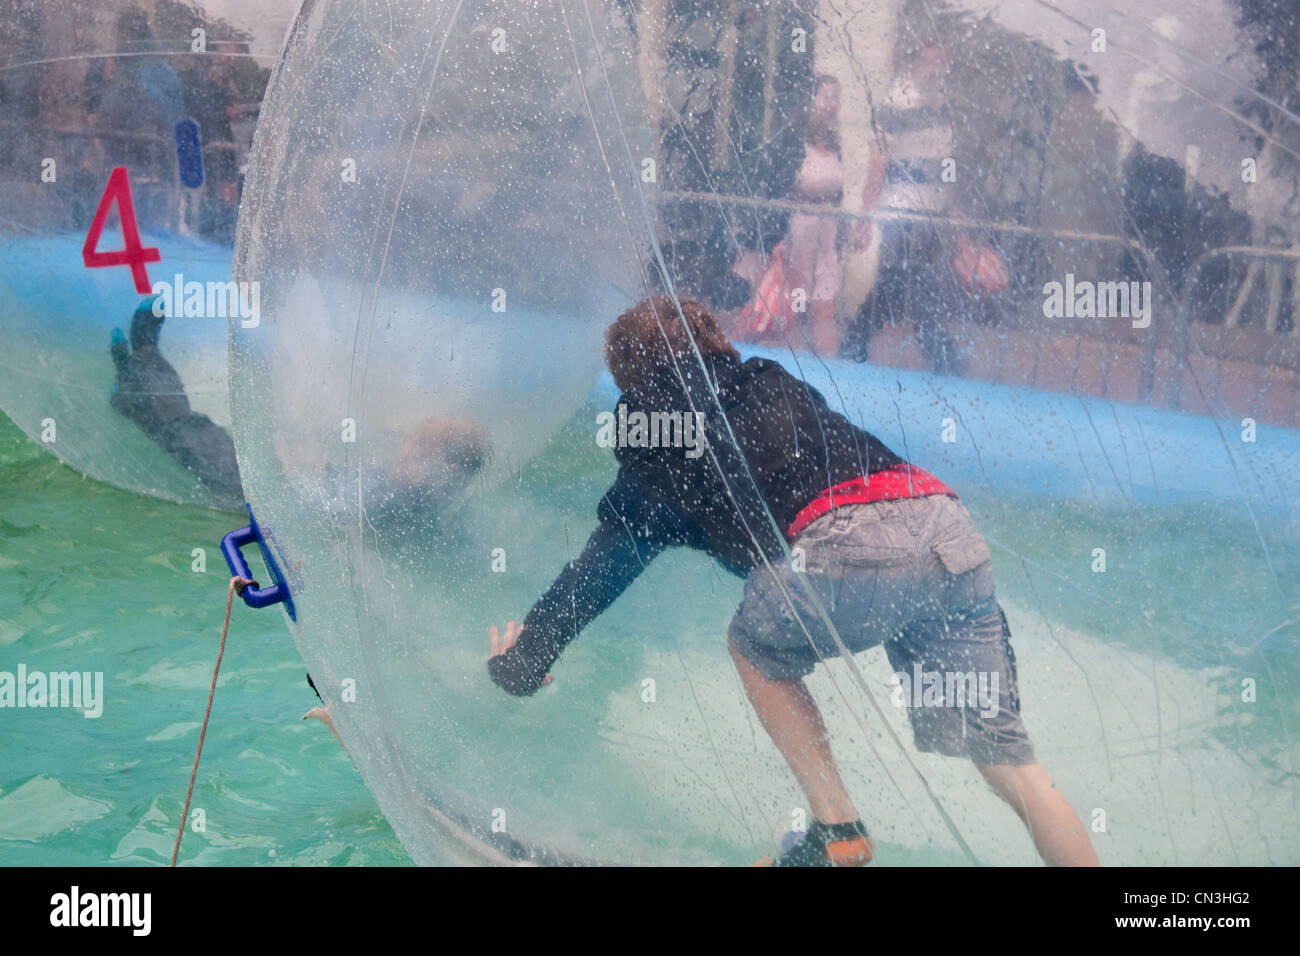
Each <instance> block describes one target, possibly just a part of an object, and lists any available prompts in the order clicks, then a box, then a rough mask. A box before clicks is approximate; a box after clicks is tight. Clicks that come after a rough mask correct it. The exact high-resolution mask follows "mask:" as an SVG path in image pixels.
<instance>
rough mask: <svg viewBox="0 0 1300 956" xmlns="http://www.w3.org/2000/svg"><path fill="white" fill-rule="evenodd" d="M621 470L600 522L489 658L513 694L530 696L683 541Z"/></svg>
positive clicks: (669, 516)
mask: <svg viewBox="0 0 1300 956" xmlns="http://www.w3.org/2000/svg"><path fill="white" fill-rule="evenodd" d="M636 484H637V483H635V482H633V481H632V480H631V479H630V478H628V477H627V476H625V474H624V472H623V471H622V470H620V473H619V479H618V481H617V482H615V484H614V487H613V488H611V489H610V491H609V493H607V494H606V495H605V497H604V498H603V499H602V500H601V503H600V508H599V509H598V512H597V513H598V514H599V516H600V524H599V526H597V528H596V530H595V531H593V532H592V534H591V537H590V538H589V539H588V540H587V545H586V547H584V548H583V549H582V554H580V555H579V556H578V557H577V558H576V559H575V560H573V561H570V562H569V563H568V564H567V565H565V567H564V570H563V571H561V572H560V576H559V577H558V578H556V579H555V582H554V583H553V584H552V585H551V586H550V587H549V588H547V589H546V593H544V594H543V595H542V596H541V598H539V599H538V601H537V603H536V604H534V605H533V608H532V610H530V611H529V612H528V616H527V617H526V618H524V624H523V627H522V628H521V631H520V636H519V640H518V642H517V643H516V644H515V645H514V646H513V647H511V648H510V649H509V650H507V651H506V652H505V653H504V654H500V655H498V656H496V657H492V658H490V659H489V660H488V672H489V673H490V674H491V675H492V680H493V681H494V682H495V683H496V684H497V686H498V687H500V688H501V689H503V690H506V691H509V692H510V693H512V694H515V695H517V696H521V697H522V696H526V695H529V694H532V693H534V692H535V691H536V690H537V689H538V688H539V687H541V686H542V682H543V681H544V680H545V678H546V674H547V672H548V671H549V670H550V668H551V665H553V664H554V663H555V661H556V659H557V658H558V657H559V656H560V653H561V652H562V651H563V650H564V648H565V647H566V646H567V645H568V644H569V642H570V641H572V640H573V639H574V638H576V637H577V636H578V634H580V633H581V632H582V629H583V628H584V627H586V626H587V625H588V624H590V623H591V622H592V621H593V620H595V619H596V617H598V616H599V615H600V614H601V612H603V611H604V610H605V609H606V608H607V607H609V606H610V605H611V604H612V603H614V601H615V599H617V598H618V596H619V595H620V594H622V593H623V592H624V591H625V590H626V589H627V587H628V585H630V584H631V583H632V582H633V581H635V580H636V579H637V577H638V576H639V575H640V574H641V572H642V571H643V570H644V569H645V567H646V565H648V564H649V563H650V562H651V561H653V560H654V559H655V557H657V556H658V555H659V553H660V552H661V551H663V550H664V549H665V548H667V547H668V546H669V545H672V544H677V543H684V539H683V537H682V536H681V535H680V534H678V533H676V532H678V531H680V528H678V527H677V526H678V525H679V524H680V522H679V520H678V518H677V516H676V515H675V514H674V513H673V512H672V511H671V510H670V509H668V508H666V507H664V506H661V505H655V504H653V503H649V502H647V501H646V500H645V499H644V497H642V496H641V494H640V489H639V487H637V486H636Z"/></svg>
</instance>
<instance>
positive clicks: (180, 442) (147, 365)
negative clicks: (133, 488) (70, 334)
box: [109, 296, 244, 508]
mask: <svg viewBox="0 0 1300 956" xmlns="http://www.w3.org/2000/svg"><path fill="white" fill-rule="evenodd" d="M155 301H157V296H150V297H149V298H147V299H145V300H144V301H143V302H142V303H140V305H139V306H138V307H137V308H136V310H135V314H134V315H133V316H132V317H131V335H130V338H129V339H128V338H127V336H125V335H123V334H122V330H121V329H114V330H113V339H112V345H111V346H110V349H109V351H110V354H111V355H112V358H113V366H114V368H115V369H116V372H117V380H116V381H115V382H114V383H113V393H112V396H111V398H110V399H109V401H110V404H111V405H112V406H113V409H114V410H115V411H116V412H117V413H118V414H120V415H122V416H123V417H125V418H129V419H130V420H131V421H133V422H135V423H136V424H137V425H138V426H140V429H141V430H142V431H143V432H144V433H145V434H146V435H148V436H149V437H150V438H151V439H153V440H154V441H155V442H157V443H158V445H159V446H160V447H161V448H162V449H163V450H164V451H165V452H167V454H168V455H170V456H171V457H172V458H174V459H175V460H176V461H177V462H179V463H180V464H181V465H183V466H184V467H185V468H186V469H188V470H189V471H190V473H191V474H193V475H194V476H195V477H196V478H198V479H199V481H200V482H202V484H203V486H204V488H206V489H207V491H208V492H209V493H210V494H211V495H212V499H213V502H214V504H216V505H217V506H218V507H222V508H238V507H240V506H241V505H242V504H243V503H244V490H243V486H242V485H241V484H240V481H239V465H238V463H237V462H236V459H235V443H234V442H233V441H232V440H231V438H230V435H229V434H228V433H227V432H226V430H225V429H224V428H222V427H221V426H220V425H217V424H216V423H215V422H214V421H212V419H210V418H208V416H207V415H201V414H199V413H198V412H195V411H193V410H192V409H191V408H190V402H189V399H188V398H186V397H185V386H184V385H183V384H182V383H181V378H180V376H179V375H177V374H176V369H175V368H173V367H172V364H171V363H170V362H168V361H167V359H165V358H164V357H163V354H162V352H160V351H159V350H158V335H159V333H160V332H161V331H162V326H163V322H164V318H163V317H162V316H158V315H155V314H154V308H153V307H154V302H155Z"/></svg>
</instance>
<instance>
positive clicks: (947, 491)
mask: <svg viewBox="0 0 1300 956" xmlns="http://www.w3.org/2000/svg"><path fill="white" fill-rule="evenodd" d="M926 495H951V496H952V497H954V498H956V497H957V493H956V492H955V491H953V490H952V489H951V488H949V487H948V486H947V485H945V484H944V483H943V482H942V481H940V480H939V479H938V478H936V477H934V475H932V474H930V473H929V472H928V471H926V470H925V469H924V468H917V467H916V466H915V465H898V466H896V467H894V468H891V469H889V470H888V471H878V472H876V473H875V474H874V475H869V476H867V477H863V476H858V477H857V478H854V479H852V480H851V481H846V482H844V483H842V484H838V485H836V486H835V487H834V488H827V489H826V490H825V491H823V492H822V493H821V494H820V495H818V496H817V497H816V498H814V499H813V500H812V501H811V502H809V503H808V505H807V506H805V507H804V509H803V510H802V511H800V512H799V513H798V514H797V515H795V516H794V521H792V522H791V523H790V530H789V531H787V532H786V537H787V538H790V539H793V538H794V536H795V535H797V534H798V533H799V532H800V531H802V530H803V529H804V528H806V527H808V525H810V524H812V523H813V522H814V521H816V520H817V519H818V518H820V517H821V516H822V515H824V514H826V512H828V511H831V510H833V509H835V508H838V507H840V506H841V505H859V504H871V502H873V501H890V500H893V499H895V498H924V497H925V496H926Z"/></svg>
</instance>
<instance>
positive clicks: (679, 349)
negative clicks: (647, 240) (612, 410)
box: [605, 295, 740, 392]
mask: <svg viewBox="0 0 1300 956" xmlns="http://www.w3.org/2000/svg"><path fill="white" fill-rule="evenodd" d="M683 320H684V321H683ZM692 340H694V342H695V347H694V348H693V347H692V346H691V341H692ZM695 348H698V349H699V350H700V354H701V355H703V356H704V357H705V358H706V359H707V358H708V357H709V356H711V355H730V356H731V357H732V358H739V357H740V356H739V354H738V353H737V352H736V350H735V349H734V348H733V347H732V345H731V342H729V341H728V340H727V336H726V335H725V334H724V333H723V331H722V328H721V327H720V326H719V325H718V320H717V319H715V318H714V317H713V315H712V313H710V312H709V310H708V309H706V308H705V307H704V306H703V305H701V304H700V303H698V302H696V301H694V300H693V299H682V300H681V301H680V303H679V302H678V301H676V300H674V299H673V298H672V297H671V296H666V295H656V296H652V297H651V298H649V299H646V300H645V301H644V302H642V303H641V304H639V305H637V306H636V307H635V308H632V309H628V311H626V312H624V313H623V314H622V315H620V316H619V317H618V318H617V319H615V320H614V322H613V324H612V325H610V327H609V328H608V329H606V330H605V364H606V365H607V366H608V367H609V371H610V374H611V375H613V376H614V383H615V384H616V385H617V386H618V387H619V390H620V391H623V392H626V391H628V390H630V389H632V388H635V387H636V386H637V385H639V384H641V383H642V382H644V381H645V380H646V379H647V378H648V377H650V376H652V375H654V374H655V373H656V372H657V371H658V370H659V369H662V368H664V367H666V366H671V365H672V363H673V360H674V358H678V359H681V360H685V361H689V362H694V361H695Z"/></svg>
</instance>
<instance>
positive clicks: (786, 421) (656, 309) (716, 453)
mask: <svg viewBox="0 0 1300 956" xmlns="http://www.w3.org/2000/svg"><path fill="white" fill-rule="evenodd" d="M697 355H698V356H701V357H702V362H701V361H700V359H699V358H697ZM605 361H606V364H607V365H608V367H609V370H610V373H611V374H612V375H613V377H614V382H615V384H617V385H618V387H619V389H620V391H621V393H622V394H621V395H620V396H619V398H618V401H617V403H616V407H622V406H624V405H626V406H627V408H628V409H629V410H630V411H631V412H632V413H640V414H645V415H647V416H648V415H650V414H651V413H654V414H659V415H663V414H665V413H667V414H669V415H671V414H672V413H673V412H680V413H681V414H683V415H686V414H691V413H698V414H699V415H700V416H702V417H703V419H704V424H703V427H704V444H705V446H706V447H707V449H708V451H709V453H708V454H703V455H694V456H692V455H686V454H683V449H682V448H681V447H672V445H671V443H669V444H664V443H660V442H655V443H652V444H654V445H655V446H656V447H653V448H650V447H626V446H620V447H618V448H616V450H615V456H616V457H617V459H618V463H619V470H618V476H617V477H616V479H615V481H614V484H613V486H612V487H611V488H610V489H609V491H607V492H606V493H605V495H604V497H603V498H602V499H601V501H600V504H599V505H598V507H597V509H596V514H597V518H598V524H597V526H596V529H595V530H594V531H593V532H592V533H591V536H590V538H589V539H588V540H587V544H586V547H585V548H583V550H582V553H581V554H580V555H579V556H578V557H577V558H576V559H575V560H573V561H571V562H569V564H567V565H566V566H565V567H564V569H563V570H562V571H561V572H560V574H559V576H558V577H557V578H556V580H555V581H554V583H553V584H551V586H550V587H549V588H547V589H546V591H545V593H544V594H542V596H541V597H540V598H539V599H538V601H537V602H536V603H535V604H534V605H533V607H532V609H531V610H530V611H529V612H528V615H527V616H526V617H525V618H524V622H523V627H522V628H519V629H516V626H515V622H514V621H511V622H510V623H509V624H508V625H507V627H506V631H505V634H504V635H502V634H501V633H500V632H499V631H498V630H497V628H495V627H493V628H492V629H491V631H490V637H491V644H490V654H491V656H490V657H489V659H488V672H489V674H490V676H491V679H492V680H493V682H495V683H496V684H497V686H499V687H500V688H502V689H503V690H505V691H508V692H509V693H511V694H515V695H519V696H527V695H530V694H533V693H535V692H536V691H537V690H538V689H539V688H540V687H542V686H543V685H544V684H546V683H548V682H550V669H551V667H552V666H553V665H554V664H555V662H556V660H557V659H558V658H559V656H560V654H561V652H562V651H563V650H564V648H565V647H566V646H567V645H568V644H569V643H570V642H571V641H573V640H574V639H575V638H576V637H577V636H578V634H579V633H581V632H582V630H583V628H585V627H586V626H587V625H588V624H590V623H591V622H592V621H593V620H594V619H595V618H596V617H597V616H598V615H599V614H601V613H602V612H603V611H604V610H605V609H606V608H608V607H609V606H610V605H611V604H613V602H614V601H615V600H617V599H618V598H619V596H620V595H621V594H623V592H624V591H626V590H627V588H628V587H629V586H630V585H631V584H632V583H633V582H634V581H635V580H636V578H637V577H638V576H639V575H640V574H641V572H642V571H644V570H645V568H646V567H647V566H648V565H649V564H650V562H651V561H653V560H654V559H655V557H656V556H657V555H659V554H661V553H663V552H664V551H665V550H667V549H668V548H670V547H689V548H692V549H695V550H699V551H703V552H704V553H706V554H708V555H709V556H710V557H712V558H714V559H715V560H716V561H717V562H718V563H719V564H720V565H721V566H722V567H723V568H725V569H726V570H728V571H730V572H731V573H733V574H735V575H737V576H740V577H743V578H745V579H746V580H745V593H744V598H743V600H742V601H741V603H740V606H739V608H738V609H737V611H736V614H735V617H734V618H733V619H732V621H731V626H730V628H729V635H728V636H729V641H728V646H729V649H730V652H731V657H732V659H733V661H734V662H735V665H736V668H737V669H738V671H739V673H740V678H741V681H742V683H743V684H744V687H745V691H746V694H747V695H748V697H749V700H750V702H751V704H752V705H753V706H754V709H755V710H756V711H757V713H758V716H759V719H760V721H761V722H762V724H763V726H764V728H765V729H766V730H767V732H768V734H769V735H770V737H771V738H772V742H773V743H774V744H775V745H776V747H777V749H778V750H779V751H780V752H781V754H782V755H783V756H784V757H785V759H786V762H787V763H788V765H789V767H790V770H791V771H792V773H793V774H794V776H795V778H796V779H797V780H798V782H799V785H800V787H801V788H802V789H803V792H804V795H805V796H806V798H807V799H808V802H809V806H810V808H811V810H812V816H813V818H814V819H813V823H812V825H811V826H810V827H809V828H808V832H807V835H806V836H805V838H804V839H803V840H802V841H801V842H800V843H798V844H797V845H795V846H794V847H792V848H790V849H789V850H787V851H786V852H785V854H784V855H782V856H781V857H780V858H779V859H778V860H777V861H776V864H777V865H781V866H828V865H862V864H865V863H868V862H870V860H871V858H872V855H873V853H874V846H873V844H872V841H871V839H870V837H869V836H868V834H867V830H866V828H865V827H864V826H863V824H862V822H861V820H860V818H859V814H858V811H857V809H856V808H855V807H854V806H853V803H852V801H851V800H850V798H849V795H848V792H847V791H846V789H845V787H844V784H843V782H842V781H841V780H840V776H839V773H838V771H837V770H836V767H835V763H834V761H833V759H832V757H831V749H830V742H829V740H828V739H827V734H826V728H825V725H824V724H823V722H822V717H821V713H820V712H819V710H818V708H817V705H816V702H815V701H814V700H813V698H812V695H811V694H810V693H809V691H808V688H807V687H806V686H805V684H804V682H803V678H804V677H805V676H806V675H808V674H810V673H812V671H813V670H814V668H815V667H816V665H817V664H818V663H822V662H824V661H826V660H828V659H833V658H836V657H838V656H839V655H840V649H839V642H840V641H842V642H843V643H844V645H845V646H846V647H847V648H848V650H849V652H851V653H856V652H858V651H862V650H865V649H866V648H867V647H871V646H874V645H879V644H884V645H885V650H886V653H887V655H888V657H889V661H890V663H891V664H892V665H893V667H894V670H895V671H896V672H902V673H905V674H909V675H910V674H912V673H913V672H914V670H913V669H914V668H916V669H922V668H923V669H924V670H925V671H926V672H931V673H940V674H943V673H948V674H952V673H959V674H966V673H971V672H973V673H976V674H984V675H986V690H987V689H988V687H992V688H993V691H992V693H991V694H988V695H987V696H988V697H989V698H990V699H987V700H984V701H981V702H979V703H976V702H975V701H973V700H969V699H966V698H965V696H964V695H963V696H962V698H961V700H952V701H943V702H940V703H939V704H937V705H934V704H926V705H924V706H920V705H914V706H909V707H908V716H909V718H910V720H911V723H912V728H913V732H914V734H915V737H916V743H917V746H918V747H919V749H921V750H929V751H937V752H939V753H942V754H946V755H949V756H964V757H967V758H969V759H971V760H973V761H974V762H975V764H976V766H977V767H978V768H979V771H980V773H981V774H983V776H984V779H985V780H987V781H988V783H989V784H990V785H991V786H992V787H993V789H994V790H995V791H996V792H997V793H998V795H999V796H1001V797H1002V798H1003V799H1004V800H1006V801H1007V803H1009V804H1010V805H1011V807H1012V808H1013V809H1014V810H1015V811H1016V812H1017V813H1018V814H1019V815H1020V817H1021V819H1022V820H1023V821H1024V822H1025V825H1026V826H1027V827H1028V829H1029V831H1030V834H1031V836H1032V838H1033V840H1034V844H1035V846H1036V847H1037V849H1038V852H1039V854H1040V855H1041V856H1042V857H1043V859H1044V860H1046V861H1047V862H1049V863H1053V864H1069V865H1088V864H1095V863H1096V862H1097V858H1096V855H1095V853H1094V852H1093V849H1092V845H1091V844H1090V843H1089V841H1088V834H1087V831H1086V830H1085V829H1084V827H1083V824H1082V823H1081V822H1080V821H1079V818H1078V816H1077V815H1076V814H1075V812H1074V810H1073V808H1071V806H1070V804H1069V802H1068V801H1067V800H1066V799H1065V797H1064V796H1063V795H1062V794H1061V792H1060V791H1059V790H1057V789H1056V788H1055V787H1054V786H1053V785H1052V782H1051V780H1050V778H1049V777H1048V776H1047V772H1046V771H1045V770H1044V769H1043V768H1042V767H1041V766H1039V764H1038V762H1037V760H1036V759H1035V757H1034V751H1033V745H1032V744H1031V742H1030V740H1029V735H1028V734H1027V732H1026V730H1025V726H1024V723H1023V722H1022V721H1021V718H1020V703H1019V694H1018V690H1017V687H1016V672H1015V656H1014V654H1013V653H1012V650H1011V644H1010V631H1009V628H1008V626H1007V621H1006V616H1005V615H1004V614H1003V613H1002V609H1001V607H1000V606H999V605H998V603H997V599H996V597H995V593H994V587H993V571H992V555H991V554H990V552H989V548H988V545H987V544H986V543H985V541H984V539H983V537H982V536H981V535H980V533H979V531H978V530H976V528H975V526H974V523H973V522H972V520H971V517H970V515H969V513H968V512H967V511H966V509H965V507H964V506H963V505H962V504H961V503H960V502H959V501H958V500H957V496H956V495H955V494H954V493H953V492H952V490H951V489H949V488H948V487H947V486H946V485H944V484H943V482H942V481H940V480H939V479H938V478H936V477H935V476H933V475H931V474H929V473H928V472H925V471H923V470H922V469H920V468H917V467H915V466H913V465H910V464H909V463H908V462H906V461H904V460H903V459H902V458H900V457H899V456H898V455H896V454H895V453H894V452H893V451H891V450H890V449H889V448H888V447H886V446H885V445H884V443H883V442H881V441H880V440H879V439H878V438H876V437H875V436H874V435H871V434H869V433H867V432H865V431H863V430H862V429H860V428H858V427H857V426H855V425H854V424H852V423H851V422H850V421H848V419H846V418H844V417H843V416H842V415H839V414H837V413H836V412H834V411H832V410H831V409H830V407H829V406H828V405H827V403H826V400H825V399H824V398H823V397H822V396H821V394H820V393H818V392H817V391H816V390H815V389H813V388H811V387H810V386H808V385H807V384H805V383H804V382H801V381H800V380H799V379H797V378H795V377H794V376H792V375H790V374H789V373H788V372H787V371H786V370H785V369H784V368H782V367H781V366H780V365H779V364H778V363H776V362H773V361H769V360H767V359H762V358H752V359H749V360H748V361H746V362H742V361H741V360H740V357H739V355H738V354H737V353H736V350H735V348H733V347H732V345H731V343H730V342H729V341H728V340H727V338H726V336H725V335H724V334H723V332H722V330H721V328H720V327H719V325H718V323H717V321H716V320H715V319H714V317H713V316H712V315H711V314H710V313H709V312H708V310H706V309H705V308H704V307H703V306H702V305H700V304H699V303H697V302H692V301H689V300H688V301H684V302H679V301H678V300H675V299H672V298H670V297H667V296H655V297H653V298H651V299H648V300H646V301H645V302H642V303H641V304H640V305H638V306H637V307H635V308H633V309H631V310H629V311H627V312H625V313H623V314H622V315H620V316H619V317H618V319H617V320H616V321H615V322H614V323H613V324H612V325H611V326H610V327H609V329H608V330H607V331H606V333H605ZM733 436H734V438H733ZM796 549H797V550H798V552H800V553H801V554H802V555H803V559H804V560H803V564H802V566H801V567H799V568H796V567H794V566H793V562H791V561H790V560H788V557H789V555H790V554H792V553H794V550H796ZM810 592H811V595H815V598H814V597H813V596H810ZM822 608H829V612H828V613H827V612H823V611H822Z"/></svg>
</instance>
